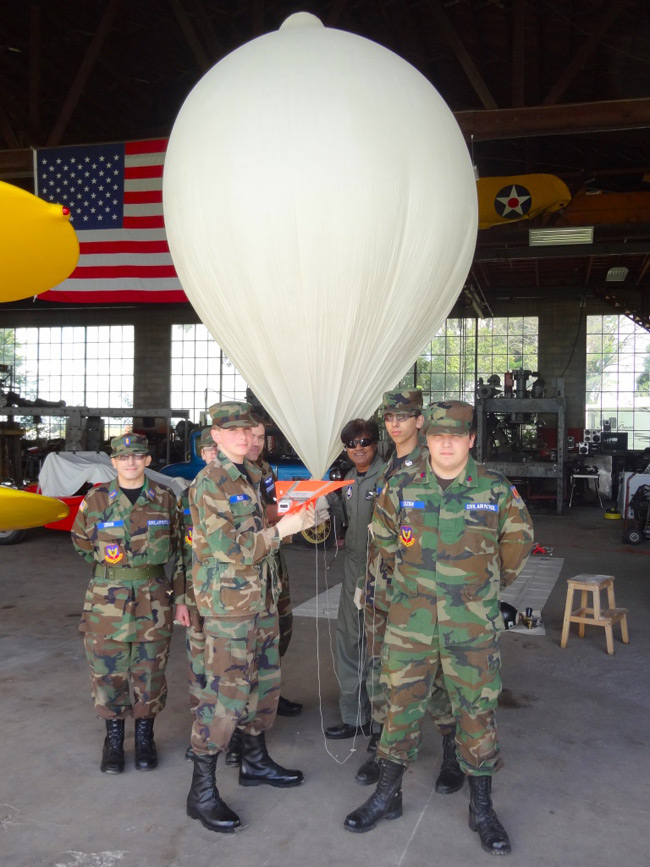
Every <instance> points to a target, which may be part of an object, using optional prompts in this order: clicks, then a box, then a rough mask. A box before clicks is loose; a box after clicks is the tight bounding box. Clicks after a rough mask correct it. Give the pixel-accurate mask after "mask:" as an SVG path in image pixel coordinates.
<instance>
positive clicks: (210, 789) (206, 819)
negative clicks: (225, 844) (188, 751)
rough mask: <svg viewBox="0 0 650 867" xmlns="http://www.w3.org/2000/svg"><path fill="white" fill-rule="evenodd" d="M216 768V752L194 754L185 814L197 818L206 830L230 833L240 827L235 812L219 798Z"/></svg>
mask: <svg viewBox="0 0 650 867" xmlns="http://www.w3.org/2000/svg"><path fill="white" fill-rule="evenodd" d="M216 770H217V754H216V753H215V755H213V756H200V755H198V754H197V753H195V754H194V773H193V775H192V787H191V789H190V792H189V795H188V796H187V815H188V816H189V817H190V819H198V820H199V822H200V823H201V824H202V825H203V827H204V828H207V829H208V831H220V832H222V833H226V834H228V833H230V832H231V831H234V830H235V829H236V828H239V827H241V822H240V820H239V816H238V815H237V813H234V812H233V811H232V810H231V809H230V807H229V806H228V805H227V804H226V803H225V802H224V801H222V800H221V797H220V796H219V790H218V789H217V783H216V780H215V774H216Z"/></svg>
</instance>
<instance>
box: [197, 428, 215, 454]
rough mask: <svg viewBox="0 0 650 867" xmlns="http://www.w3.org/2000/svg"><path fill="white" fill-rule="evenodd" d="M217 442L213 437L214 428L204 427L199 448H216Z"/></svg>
mask: <svg viewBox="0 0 650 867" xmlns="http://www.w3.org/2000/svg"><path fill="white" fill-rule="evenodd" d="M216 445H217V444H216V443H215V441H214V440H213V439H212V428H211V427H204V428H203V430H202V431H201V439H200V440H199V448H200V449H213V448H216Z"/></svg>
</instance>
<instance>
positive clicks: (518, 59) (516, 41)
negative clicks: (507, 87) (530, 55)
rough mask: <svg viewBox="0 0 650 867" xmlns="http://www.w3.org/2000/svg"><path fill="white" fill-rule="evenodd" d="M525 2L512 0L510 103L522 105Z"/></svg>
mask: <svg viewBox="0 0 650 867" xmlns="http://www.w3.org/2000/svg"><path fill="white" fill-rule="evenodd" d="M525 36H526V4H525V2H524V0H513V4H512V104H513V106H519V105H524V103H525V101H526V100H525V85H526V76H525V70H526V50H525Z"/></svg>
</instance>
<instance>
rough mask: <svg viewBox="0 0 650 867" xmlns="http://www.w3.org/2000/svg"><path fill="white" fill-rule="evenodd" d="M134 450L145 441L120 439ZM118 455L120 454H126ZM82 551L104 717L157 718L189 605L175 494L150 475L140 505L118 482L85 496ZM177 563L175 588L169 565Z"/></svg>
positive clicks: (88, 644)
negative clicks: (178, 621)
mask: <svg viewBox="0 0 650 867" xmlns="http://www.w3.org/2000/svg"><path fill="white" fill-rule="evenodd" d="M117 440H120V441H126V444H127V446H126V447H127V448H128V447H130V446H132V445H133V441H136V447H135V448H132V449H131V450H132V451H136V453H137V451H138V450H139V451H140V453H142V451H143V449H144V451H145V452H146V450H147V447H146V445H144V446H143V449H138V447H137V444H138V443H139V442H140V441H144V443H145V444H146V439H145V438H144V437H138V435H137V434H131V435H127V436H124V437H120V438H117V439H116V440H113V443H116V442H117ZM114 454H120V451H119V448H118V450H117V451H115V446H114ZM72 542H73V545H74V547H75V548H76V550H77V551H78V552H79V554H81V556H82V557H83V558H84V559H85V560H86V561H87V562H88V563H92V564H93V577H92V580H91V582H90V584H89V586H88V590H87V591H86V598H85V602H84V608H83V614H82V617H81V623H80V625H79V629H80V631H81V632H82V633H83V634H84V645H85V650H86V658H87V660H88V664H89V665H90V670H91V687H92V695H93V698H94V701H95V709H96V711H97V715H98V716H99V717H100V718H102V719H107V720H111V719H124V718H125V717H127V716H130V715H133V716H134V717H135V718H136V719H145V718H146V719H148V718H153V717H155V716H156V714H158V713H159V712H160V711H161V710H162V709H163V707H164V706H165V701H166V698H167V685H166V682H165V666H166V664H167V658H168V656H169V642H170V638H171V634H172V628H173V627H172V617H173V615H172V605H171V603H172V599H171V597H172V596H173V601H174V602H175V603H176V604H182V603H184V586H183V566H182V560H181V557H179V556H177V555H178V553H179V551H180V544H181V542H180V521H179V516H178V509H177V503H176V498H175V496H174V494H173V493H172V492H171V491H170V490H168V489H167V488H164V487H162V486H160V485H157V484H155V483H154V482H152V481H151V480H150V479H148V478H146V477H145V481H144V486H143V488H142V490H141V492H140V494H139V497H138V499H137V501H136V503H135V505H133V506H132V505H131V502H130V500H129V499H128V498H127V496H126V495H125V494H124V493H123V492H122V491H121V490H120V487H119V484H118V481H117V479H115V480H114V481H112V482H110V483H105V484H101V485H97V486H95V487H94V488H92V489H91V490H90V491H89V492H88V493H87V494H86V497H85V498H84V500H83V502H82V503H81V506H80V507H79V511H78V513H77V517H76V518H75V521H74V524H73V527H72ZM174 559H175V560H176V563H175V567H174V572H173V579H172V582H171V584H170V581H169V579H168V578H167V577H166V575H165V568H164V567H165V564H166V563H168V562H169V561H170V560H174Z"/></svg>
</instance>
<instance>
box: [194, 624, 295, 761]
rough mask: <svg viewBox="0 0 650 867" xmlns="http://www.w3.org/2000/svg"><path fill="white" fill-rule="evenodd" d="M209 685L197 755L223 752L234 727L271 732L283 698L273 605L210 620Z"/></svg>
mask: <svg viewBox="0 0 650 867" xmlns="http://www.w3.org/2000/svg"><path fill="white" fill-rule="evenodd" d="M204 636H205V648H204V654H203V661H204V669H205V675H204V676H205V687H204V688H203V689H202V690H201V691H200V693H199V699H198V703H197V704H196V706H195V709H194V713H195V720H194V724H193V726H192V740H191V743H192V748H193V750H194V752H196V753H197V754H202V755H205V754H214V753H218V752H221V751H222V750H225V749H226V747H227V746H228V742H229V741H230V738H231V737H232V734H233V732H234V731H235V729H236V728H239V729H241V730H242V731H243V732H246V733H247V734H252V735H257V734H261V733H262V732H264V731H268V730H269V729H270V728H271V727H272V725H273V723H274V721H275V714H276V711H277V707H278V699H279V697H280V656H279V653H278V615H277V612H276V610H275V607H274V608H273V609H272V610H269V609H267V610H266V611H264V612H262V613H260V614H254V615H250V616H249V617H207V618H206V619H205V622H204Z"/></svg>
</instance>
